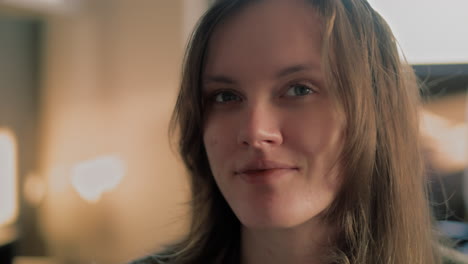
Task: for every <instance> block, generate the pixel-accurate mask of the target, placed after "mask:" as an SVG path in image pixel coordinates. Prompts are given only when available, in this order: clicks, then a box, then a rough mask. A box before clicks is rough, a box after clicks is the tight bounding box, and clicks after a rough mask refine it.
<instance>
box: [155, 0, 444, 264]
mask: <svg viewBox="0 0 468 264" xmlns="http://www.w3.org/2000/svg"><path fill="white" fill-rule="evenodd" d="M257 1H258V0H257ZM307 1H308V2H310V3H311V4H312V5H313V6H314V7H315V9H316V11H317V12H318V14H319V15H320V17H321V19H322V22H323V29H322V35H323V43H324V45H323V47H324V48H323V56H322V57H323V65H324V66H325V67H324V73H325V76H326V82H327V87H329V89H330V90H331V91H332V92H331V93H332V95H333V97H334V99H335V100H334V101H335V102H336V105H337V107H338V109H339V110H340V111H342V112H343V114H344V115H345V117H346V122H347V129H346V140H345V145H344V146H343V153H342V156H341V158H342V164H343V165H344V170H343V171H344V173H345V174H346V177H344V179H345V182H344V184H343V186H342V188H341V190H340V192H339V193H338V194H337V197H336V199H335V201H334V202H333V203H332V205H331V206H330V207H329V208H328V210H327V211H326V220H327V221H332V222H333V223H334V224H336V226H338V228H339V236H338V239H337V244H336V245H335V247H334V248H332V249H331V251H330V254H329V256H330V258H329V262H330V263H368V264H374V263H379V264H381V263H385V264H394V263H418V264H435V263H440V260H439V256H438V253H437V249H436V246H435V245H436V240H435V238H434V237H433V234H432V222H431V216H430V211H429V208H428V205H427V200H426V193H425V181H424V171H423V161H422V157H421V152H420V151H421V150H420V142H419V131H418V127H419V122H418V107H419V92H418V88H417V85H416V81H415V78H414V74H413V72H412V71H411V69H410V68H409V67H408V66H406V64H404V63H402V62H401V59H400V57H399V54H398V50H397V45H396V41H395V38H394V36H393V34H392V32H391V30H390V28H389V27H388V25H387V24H386V22H385V21H384V20H383V19H382V17H381V16H380V15H379V14H378V13H377V12H375V11H374V10H373V9H372V7H371V6H370V5H369V4H368V3H367V1H365V0H307ZM252 2H255V1H254V0H218V1H216V2H215V3H214V5H213V6H212V7H211V8H210V9H209V10H208V11H207V13H206V14H205V15H204V16H203V17H202V18H201V20H200V22H199V23H198V25H197V27H196V30H195V31H194V33H193V35H192V37H191V40H190V43H189V45H188V48H187V51H186V56H185V61H184V67H183V74H182V83H181V88H180V93H179V97H178V100H177V104H176V107H175V110H174V114H173V119H172V126H171V131H172V132H173V133H174V132H175V131H176V130H178V133H176V134H177V135H178V137H179V151H180V154H181V156H182V158H183V161H184V163H185V166H186V168H187V170H188V173H189V175H190V180H191V187H192V189H191V190H192V197H193V199H192V201H191V210H192V218H191V224H190V231H189V233H188V234H187V236H186V237H185V238H184V239H183V240H182V241H180V242H179V243H177V244H175V245H172V246H171V247H168V249H167V251H165V252H163V253H161V254H159V258H160V259H161V260H163V259H165V258H166V259H169V260H170V261H169V262H170V263H178V264H182V263H186V264H188V263H191V264H193V263H233V264H234V263H236V264H239V261H240V258H239V254H240V245H239V244H240V225H241V224H240V222H239V221H238V219H237V218H236V216H235V215H234V213H233V212H232V211H231V209H230V207H229V205H228V204H227V202H226V200H225V199H224V197H223V196H222V194H221V193H220V191H219V189H218V187H217V185H216V183H215V181H214V179H213V175H212V173H211V170H210V166H209V163H208V159H207V156H206V151H205V148H204V145H203V139H202V133H203V120H204V117H203V100H202V94H201V75H202V71H203V67H204V62H205V56H206V53H207V47H208V43H209V41H210V37H211V35H212V33H213V31H214V29H215V28H216V27H217V26H218V25H219V24H220V23H221V22H222V21H225V20H226V19H229V17H231V16H232V15H234V14H236V13H237V12H241V10H242V9H243V8H247V7H248V5H249V4H250V3H252Z"/></svg>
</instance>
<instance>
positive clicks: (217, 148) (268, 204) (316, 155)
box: [203, 0, 345, 228]
mask: <svg viewBox="0 0 468 264" xmlns="http://www.w3.org/2000/svg"><path fill="white" fill-rule="evenodd" d="M321 42H322V39H321V22H320V19H319V17H318V16H317V15H316V13H315V11H314V9H313V8H312V7H311V6H310V5H309V4H307V3H305V1H301V0H297V1H296V0H295V1H291V0H267V1H262V2H259V3H255V4H251V5H249V6H248V7H247V8H246V9H245V10H243V11H242V12H241V13H239V14H237V15H235V16H233V17H232V18H230V19H228V20H227V22H226V23H223V24H222V25H220V26H218V28H217V29H216V31H215V32H214V34H213V36H212V39H211V40H210V44H209V49H208V55H207V61H206V65H205V68H204V72H203V94H204V100H206V107H207V108H206V112H205V124H204V133H203V140H204V144H205V148H206V151H207V155H208V160H209V163H210V167H211V170H212V173H213V175H214V178H215V180H216V183H217V185H218V187H219V189H220V190H221V192H222V194H223V195H224V197H225V198H226V200H227V202H228V203H229V205H230V206H231V208H232V210H233V211H234V213H235V214H236V215H237V217H238V218H239V220H240V221H241V223H242V224H243V225H244V226H246V227H249V228H288V227H294V226H297V225H300V224H303V223H306V222H307V221H309V220H311V219H314V218H315V217H316V216H318V215H319V214H320V213H321V212H323V211H324V209H326V208H327V207H328V206H329V205H330V203H331V202H332V201H333V199H334V197H335V194H336V192H337V190H338V189H339V186H340V184H339V182H340V181H339V180H338V178H339V177H338V173H339V164H336V162H337V159H338V156H339V154H340V150H341V146H342V143H343V138H342V137H343V130H344V124H345V120H344V119H343V118H342V117H341V115H339V114H338V113H337V111H335V109H334V107H333V103H332V101H331V98H330V97H329V91H328V90H327V87H325V85H324V74H323V72H322V67H321Z"/></svg>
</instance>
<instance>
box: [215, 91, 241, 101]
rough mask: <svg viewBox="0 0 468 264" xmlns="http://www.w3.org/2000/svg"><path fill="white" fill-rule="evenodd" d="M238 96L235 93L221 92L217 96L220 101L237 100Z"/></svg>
mask: <svg viewBox="0 0 468 264" xmlns="http://www.w3.org/2000/svg"><path fill="white" fill-rule="evenodd" d="M237 100H238V99H237V96H236V95H235V94H233V93H220V94H218V95H217V96H216V101H218V102H229V101H237Z"/></svg>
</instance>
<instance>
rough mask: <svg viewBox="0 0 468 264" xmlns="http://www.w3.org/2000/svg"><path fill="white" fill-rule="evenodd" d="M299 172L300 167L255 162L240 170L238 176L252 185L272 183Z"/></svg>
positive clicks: (269, 162) (270, 162)
mask: <svg viewBox="0 0 468 264" xmlns="http://www.w3.org/2000/svg"><path fill="white" fill-rule="evenodd" d="M296 171H299V167H297V166H295V165H292V164H286V163H282V162H277V161H270V160H253V161H251V162H249V163H247V164H246V165H244V166H243V167H241V168H240V169H239V170H236V171H235V174H236V175H239V176H241V178H242V179H244V180H246V181H247V182H250V183H257V182H264V181H271V180H274V179H278V178H281V177H282V176H285V175H289V174H291V173H293V172H296Z"/></svg>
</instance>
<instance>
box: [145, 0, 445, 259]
mask: <svg viewBox="0 0 468 264" xmlns="http://www.w3.org/2000/svg"><path fill="white" fill-rule="evenodd" d="M418 95H419V93H418V89H417V85H416V83H415V79H414V76H413V73H412V71H411V70H410V68H408V67H407V66H406V65H404V64H402V63H401V62H400V58H399V55H398V52H397V46H396V41H395V39H394V37H393V35H392V33H391V31H390V29H389V27H388V26H387V24H386V23H385V21H384V20H383V19H382V18H381V17H380V16H379V15H378V14H377V13H376V12H375V11H374V10H373V9H372V8H371V7H370V5H369V4H368V3H367V2H366V1H365V0H257V1H255V0H220V1H217V2H215V4H214V5H213V6H212V7H211V9H210V10H209V11H208V12H207V13H206V14H205V15H204V17H203V18H202V19H201V21H200V23H199V25H198V27H197V29H196V31H195V32H194V35H193V37H192V40H191V42H190V45H189V47H188V51H187V54H186V59H185V64H184V71H183V80H182V85H181V90H180V93H179V97H178V101H177V105H176V109H175V112H174V119H173V124H174V127H175V126H178V128H179V129H180V141H179V144H180V146H179V147H180V152H181V155H182V157H183V160H184V163H185V165H186V167H187V169H188V171H189V174H190V176H191V185H192V195H193V201H192V212H193V217H192V219H191V225H190V232H189V233H188V234H187V236H186V237H185V238H184V239H183V240H182V241H180V242H179V243H178V244H175V245H173V246H171V247H169V248H168V249H167V250H166V251H165V252H162V253H160V254H157V255H155V256H151V257H149V258H146V259H144V260H141V261H140V262H137V263H177V264H182V263H186V264H189V263H190V264H192V263H223V264H224V263H233V264H240V263H242V264H256V263H270V264H275V263H309V264H322V263H352V264H354V263H369V264H370V263H372V264H375V263H387V264H390V263H392V264H393V263H420V264H435V263H442V262H441V257H440V254H439V250H438V247H437V244H438V241H437V240H436V238H435V237H434V236H433V233H432V223H431V216H430V211H429V209H428V205H427V202H426V196H425V190H424V186H425V183H424V177H423V162H422V158H421V152H420V143H419V138H418V135H419V134H418V113H417V109H418V106H419V101H418V100H419V98H418Z"/></svg>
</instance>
